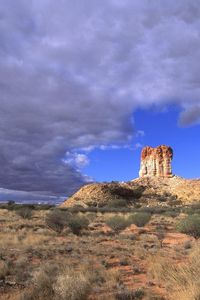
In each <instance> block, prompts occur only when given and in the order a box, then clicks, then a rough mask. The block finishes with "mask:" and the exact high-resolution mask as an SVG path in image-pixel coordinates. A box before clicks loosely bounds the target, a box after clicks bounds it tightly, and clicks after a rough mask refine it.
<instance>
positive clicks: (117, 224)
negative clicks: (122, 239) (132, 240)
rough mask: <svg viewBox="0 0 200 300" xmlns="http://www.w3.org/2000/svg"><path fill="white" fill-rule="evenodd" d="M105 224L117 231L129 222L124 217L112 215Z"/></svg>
mask: <svg viewBox="0 0 200 300" xmlns="http://www.w3.org/2000/svg"><path fill="white" fill-rule="evenodd" d="M106 224H107V225H108V226H109V227H110V228H112V230H114V231H115V232H119V231H121V230H123V229H125V228H126V227H127V226H128V225H129V222H128V220H127V219H125V218H124V217H120V216H114V217H111V218H109V219H107V220H106Z"/></svg>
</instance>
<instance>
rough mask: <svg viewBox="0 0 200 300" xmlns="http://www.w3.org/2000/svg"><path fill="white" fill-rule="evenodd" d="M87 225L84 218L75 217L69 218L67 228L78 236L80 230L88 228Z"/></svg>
mask: <svg viewBox="0 0 200 300" xmlns="http://www.w3.org/2000/svg"><path fill="white" fill-rule="evenodd" d="M89 223H90V222H89V220H88V219H87V218H86V217H84V216H78V215H77V216H73V217H71V218H70V220H69V223H68V226H69V227H70V229H71V230H72V232H73V233H74V234H76V235H79V234H80V232H81V230H82V229H86V228H87V227H88V225H89Z"/></svg>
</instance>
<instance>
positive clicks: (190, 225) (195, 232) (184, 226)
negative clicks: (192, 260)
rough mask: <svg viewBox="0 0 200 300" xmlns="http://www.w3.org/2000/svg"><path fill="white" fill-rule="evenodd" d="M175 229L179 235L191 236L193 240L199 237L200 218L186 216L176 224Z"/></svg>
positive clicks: (197, 216)
mask: <svg viewBox="0 0 200 300" xmlns="http://www.w3.org/2000/svg"><path fill="white" fill-rule="evenodd" d="M176 229H177V230H178V231H179V232H181V233H186V234H189V235H192V236H193V237H195V238H198V237H200V216H199V215H189V216H187V217H186V218H185V219H183V220H181V221H180V222H179V223H178V224H177V226H176Z"/></svg>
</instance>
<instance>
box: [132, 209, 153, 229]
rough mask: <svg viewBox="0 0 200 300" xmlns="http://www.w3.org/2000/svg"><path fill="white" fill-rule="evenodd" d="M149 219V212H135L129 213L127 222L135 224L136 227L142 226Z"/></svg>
mask: <svg viewBox="0 0 200 300" xmlns="http://www.w3.org/2000/svg"><path fill="white" fill-rule="evenodd" d="M150 219H151V214H150V213H143V212H139V213H135V214H133V215H130V216H129V217H128V222H129V224H135V225H136V226H138V227H143V226H144V225H146V224H147V223H148V222H149V221H150Z"/></svg>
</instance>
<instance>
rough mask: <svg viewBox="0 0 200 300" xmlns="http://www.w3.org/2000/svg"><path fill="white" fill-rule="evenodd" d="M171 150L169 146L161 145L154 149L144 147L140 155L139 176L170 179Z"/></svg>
mask: <svg viewBox="0 0 200 300" xmlns="http://www.w3.org/2000/svg"><path fill="white" fill-rule="evenodd" d="M172 158H173V150H172V148H171V147H169V146H165V145H161V146H158V147H156V148H152V147H149V146H147V147H144V148H143V150H142V153H141V165H140V172H139V176H140V177H144V176H157V177H171V176H172V167H171V161H172Z"/></svg>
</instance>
